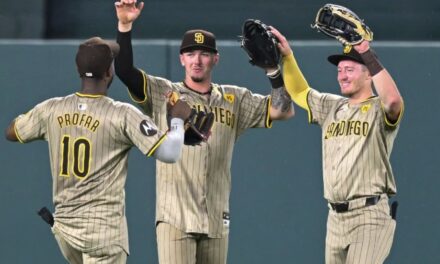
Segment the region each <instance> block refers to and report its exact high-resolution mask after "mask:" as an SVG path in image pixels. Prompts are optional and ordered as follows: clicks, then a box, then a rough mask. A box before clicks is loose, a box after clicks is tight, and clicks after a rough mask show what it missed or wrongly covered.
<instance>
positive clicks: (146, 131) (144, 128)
mask: <svg viewBox="0 0 440 264" xmlns="http://www.w3.org/2000/svg"><path fill="white" fill-rule="evenodd" d="M139 129H140V130H141V132H142V134H143V135H145V136H147V137H151V136H154V135H156V134H157V130H156V128H155V127H153V126H151V125H150V123H149V122H148V121H147V120H142V121H141V123H140V124H139Z"/></svg>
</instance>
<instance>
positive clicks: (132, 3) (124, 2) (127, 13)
mask: <svg viewBox="0 0 440 264" xmlns="http://www.w3.org/2000/svg"><path fill="white" fill-rule="evenodd" d="M115 8H116V15H117V17H118V20H119V24H122V25H127V24H130V25H131V23H133V21H135V20H136V19H137V18H138V16H139V15H140V14H141V12H142V9H143V8H144V2H140V3H137V1H136V0H121V1H117V2H115Z"/></svg>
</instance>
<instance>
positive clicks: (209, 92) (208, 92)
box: [183, 82, 212, 95]
mask: <svg viewBox="0 0 440 264" xmlns="http://www.w3.org/2000/svg"><path fill="white" fill-rule="evenodd" d="M183 85H184V86H185V87H186V88H188V89H190V90H191V91H193V92H195V93H198V94H200V95H211V92H212V85H211V86H210V87H209V90H208V91H207V92H204V93H201V92H199V91H196V90H194V89H193V88H191V87H189V86H188V85H187V84H186V83H185V82H183Z"/></svg>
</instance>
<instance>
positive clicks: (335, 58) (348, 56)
mask: <svg viewBox="0 0 440 264" xmlns="http://www.w3.org/2000/svg"><path fill="white" fill-rule="evenodd" d="M327 60H328V61H329V62H330V63H331V64H334V65H336V66H338V64H339V62H340V61H342V60H351V61H355V62H358V63H360V64H364V65H365V62H364V60H363V59H362V57H361V55H360V54H359V53H358V52H357V51H356V50H355V49H353V48H352V49H351V50H350V52H348V53H343V54H336V55H331V56H329V57H328V58H327Z"/></svg>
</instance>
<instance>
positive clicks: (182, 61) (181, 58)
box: [179, 54, 185, 67]
mask: <svg viewBox="0 0 440 264" xmlns="http://www.w3.org/2000/svg"><path fill="white" fill-rule="evenodd" d="M179 58H180V64H182V66H183V67H185V62H184V60H183V54H180V55H179Z"/></svg>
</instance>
